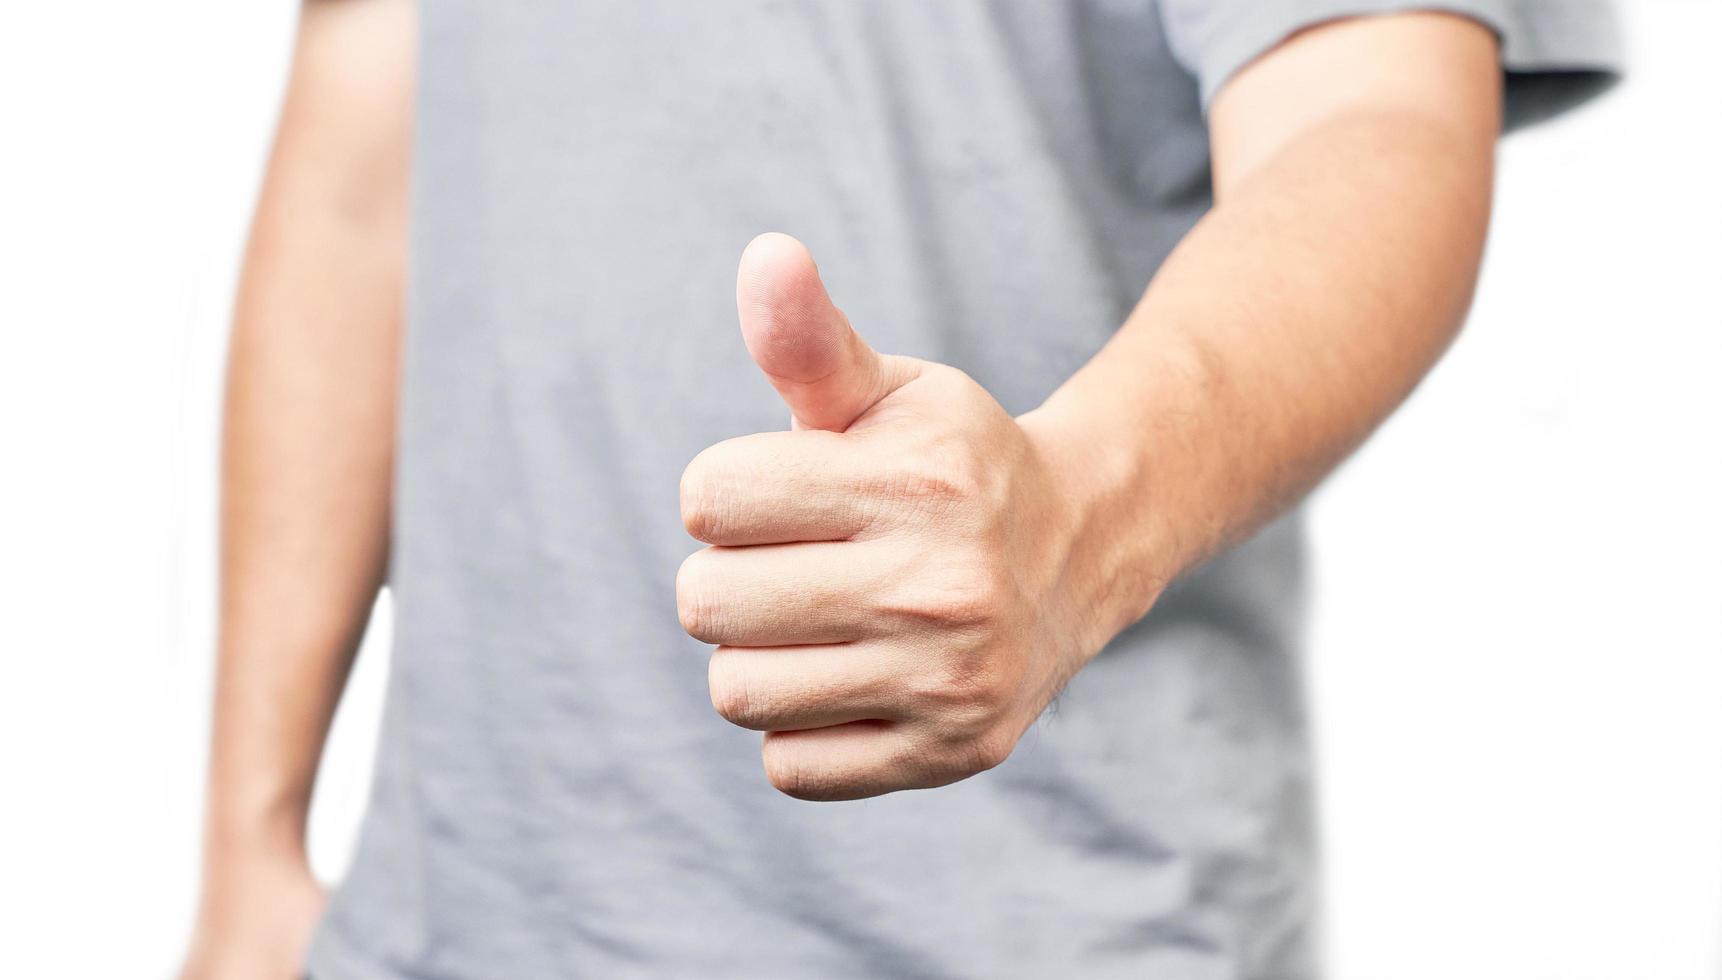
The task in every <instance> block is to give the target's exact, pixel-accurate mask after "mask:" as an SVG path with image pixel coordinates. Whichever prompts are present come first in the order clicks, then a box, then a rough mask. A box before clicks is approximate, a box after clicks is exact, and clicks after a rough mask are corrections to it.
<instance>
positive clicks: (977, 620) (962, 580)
mask: <svg viewBox="0 0 1722 980" xmlns="http://www.w3.org/2000/svg"><path fill="white" fill-rule="evenodd" d="M917 607H918V609H917V612H918V614H919V615H918V618H920V619H923V620H926V621H929V622H931V623H933V624H934V625H936V626H939V627H943V628H947V629H950V628H955V629H984V628H986V627H989V626H991V625H993V624H994V623H996V622H997V621H998V620H999V619H1000V618H1001V617H1002V616H1003V615H1004V613H1005V612H1006V610H1007V608H1008V601H1007V598H1006V590H1005V588H1004V583H1003V580H1002V576H1001V575H999V574H996V573H995V572H993V571H992V570H991V569H989V568H988V566H987V563H986V562H985V561H979V560H977V561H967V562H963V563H961V564H959V565H958V566H957V567H955V568H951V569H947V570H946V571H944V572H943V573H942V574H940V575H939V576H937V577H936V579H935V580H934V581H932V582H931V583H929V584H927V585H925V586H924V588H923V591H922V594H921V597H920V600H919V601H918V603H917Z"/></svg>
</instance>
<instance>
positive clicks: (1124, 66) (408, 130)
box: [186, 0, 1616, 980]
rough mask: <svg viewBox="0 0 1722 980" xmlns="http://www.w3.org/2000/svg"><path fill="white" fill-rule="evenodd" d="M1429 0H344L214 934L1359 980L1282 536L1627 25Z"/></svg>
mask: <svg viewBox="0 0 1722 980" xmlns="http://www.w3.org/2000/svg"><path fill="white" fill-rule="evenodd" d="M1415 6H1416V5H1415V4H1411V3H1406V4H1399V3H1397V2H1391V3H1367V4H1351V3H1346V2H1343V0H1283V2H1276V3H1268V4H1262V3H1256V2H1247V0H1221V2H1212V3H1204V2H1199V0H1161V2H1159V3H1155V2H1152V0H1083V2H1071V3H1048V2H1043V0H1000V2H995V3H980V2H968V0H961V2H949V3H922V4H906V3H905V4H884V3H846V2H839V0H776V2H767V0H758V2H752V0H750V2H737V3H724V4H669V3H655V2H654V3H638V2H621V0H615V2H596V3H586V4H574V3H552V2H549V0H535V2H528V3H518V4H507V5H503V4H478V3H466V2H457V0H430V2H427V3H425V4H424V5H423V8H422V11H418V10H415V7H414V6H413V5H412V4H410V3H409V2H407V0H311V2H309V3H307V5H306V7H305V9H304V14H303V19H302V24H301V31H300V36H299V40H298V47H297V54H296V57H295V60H294V65H293V71H292V81H291V84H290V88H289V92H288V96H287V100H286V105H285V109H284V112H283V117H282V121H281V127H280V133H279V137H278V140H277V143H276V146H275V151H274V155H273V158H272V160H271V163H270V167H269V173H268V176H267V179H266V182H265V186H264V191H263V195H262V200H261V203H260V206H259V210H258V214H257V218H256V223H255V228H254V232H253V237H252V241H251V246H250V250H249V255H248V260H247V263H246V268H245V273H244V278H243V284H242V288H241V294H240V299H239V304H238V312H237V317H236V321H235V330H234V336H233V346H232V352H231V368H230V372H231V373H230V378H229V392H228V403H227V429H226V437H225V453H224V459H225V462H224V468H223V476H224V481H225V482H224V485H225V495H224V513H223V529H224V547H223V565H222V569H223V574H222V581H223V590H222V603H221V612H222V628H221V649H220V665H219V683H218V695H217V704H216V719H215V748H214V755H213V761H212V769H211V780H210V802H209V818H208V833H207V839H208V843H207V852H208V857H207V862H206V865H207V867H206V874H205V877H206V882H205V897H204V903H203V908H202V912H201V914H200V919H199V928H198V932H197V935H196V938H195V940H194V943H193V949H192V952H191V954H190V957H189V959H188V964H187V967H186V975H187V976H188V977H222V978H245V977H287V976H292V975H294V974H295V973H296V972H297V971H298V970H300V969H301V965H302V963H303V962H305V959H304V958H305V957H307V956H308V966H306V967H305V968H306V969H308V970H309V972H310V974H311V975H312V976H314V977H317V978H319V980H345V978H360V977H366V978H369V977H398V978H406V977H430V976H435V977H450V978H453V977H561V976H574V977H588V976H590V977H628V976H641V977H657V976H664V977H682V976H700V977H848V976H888V977H898V976H901V977H911V976H913V977H922V976H925V977H946V976H974V977H1003V976H1023V977H1065V976H1069V977H1100V976H1132V977H1140V976H1153V977H1159V978H1186V977H1188V978H1209V977H1306V976H1313V975H1314V971H1315V969H1316V967H1315V965H1314V957H1313V955H1312V951H1311V939H1312V936H1311V934H1312V931H1313V929H1312V914H1313V898H1314V886H1313V878H1312V854H1311V848H1310V844H1309V836H1310V831H1309V826H1308V821H1307V817H1306V807H1307V792H1308V772H1307V759H1306V748H1305V743H1304V734H1303V733H1304V723H1303V720H1302V717H1301V714H1300V707H1299V698H1298V680H1297V677H1298V668H1297V664H1296V659H1295V649H1294V644H1293V637H1294V634H1295V631H1296V619H1297V610H1298V606H1299V601H1300V586H1299V583H1300V572H1299V553H1300V545H1299V532H1298V525H1297V521H1296V518H1295V517H1287V518H1285V519H1282V520H1278V521H1275V520H1274V519H1275V518H1276V516H1277V515H1280V514H1282V513H1284V512H1285V511H1286V509H1287V508H1288V507H1290V506H1291V505H1292V504H1293V503H1295V502H1296V501H1297V500H1298V499H1299V498H1300V497H1301V496H1302V495H1303V494H1304V493H1306V492H1307V491H1308V489H1309V488H1310V487H1311V486H1312V485H1313V484H1314V483H1315V482H1316V481H1317V480H1319V479H1320V478H1321V476H1322V475H1323V474H1325V473H1326V472H1327V471H1328V470H1329V469H1330V468H1331V467H1332V466H1334V465H1335V464H1336V463H1337V461H1338V460H1340V459H1341V458H1342V457H1343V456H1344V455H1345V454H1346V453H1347V452H1349V451H1350V450H1351V449H1352V448H1354V447H1355V446H1356V445H1357V444H1358V443H1359V441H1360V440H1362V439H1363V438H1364V436H1365V435H1366V434H1367V433H1368V432H1369V431H1370V430H1371V429H1372V428H1373V427H1374V426H1375V425H1376V424H1377V423H1379V422H1380V420H1381V419H1382V418H1383V417H1384V416H1385V415H1386V414H1387V413H1388V412H1389V411H1391V410H1392V408H1393V407H1394V406H1395V405H1397V404H1398V403H1399V402H1400V401H1401V400H1402V399H1403V398H1404V397H1405V395H1406V394H1407V393H1408V392H1409V391H1410V390H1411V388H1412V387H1413V386H1414V385H1415V384H1416V382H1417V380H1418V379H1419V378H1420V377H1421V376H1422V375H1423V373H1424V372H1425V371H1427V370H1428V368H1429V366H1430V365H1431V363H1432V362H1433V361H1434V360H1435V359H1436V357H1437V356H1438V355H1439V353H1440V352H1441V351H1442V349H1443V348H1444V347H1445V346H1446V345H1447V343H1448V342H1449V340H1450V339H1451V338H1452V336H1453V334H1454V332H1455V331H1456V330H1457V329H1458V327H1459V325H1460V322H1461V320H1462V318H1463V315H1464V312H1465V309H1466V306H1467V304H1468V302H1469V299H1470V295H1471V290H1472V285H1473V280H1474V276H1475V273H1476V269H1477V264H1478V260H1479V256H1480V253H1481V250H1482V246H1483V241H1484V236H1485V229H1486V225H1487V217H1488V211H1489V204H1490V193H1491V174H1492V160H1493V154H1494V147H1495V141H1496V138H1497V136H1498V134H1499V132H1500V131H1501V129H1502V126H1503V120H1505V122H1506V124H1507V125H1513V124H1516V123H1518V122H1521V121H1524V120H1527V119H1529V118H1531V117H1532V116H1533V115H1537V114H1547V113H1549V112H1552V111H1554V110H1556V109H1558V108H1560V107H1562V106H1565V105H1569V104H1571V103H1573V102H1575V101H1577V100H1578V99H1579V98H1580V97H1582V96H1583V95H1585V94H1587V93H1589V92H1592V91H1595V90H1596V89H1597V88H1599V87H1600V85H1601V84H1602V83H1603V82H1605V81H1606V79H1607V77H1608V72H1609V71H1610V70H1611V69H1612V68H1613V66H1614V64H1615V60H1616V59H1615V49H1614V46H1613V39H1614V35H1613V32H1612V29H1611V21H1610V18H1609V12H1608V10H1607V9H1606V8H1605V7H1602V6H1599V5H1598V4H1597V3H1594V2H1587V0H1559V2H1557V0H1468V2H1463V3H1458V4H1452V5H1445V8H1446V12H1418V11H1415V10H1410V9H1405V10H1401V9H1397V8H1400V7H1405V8H1413V7H1415ZM415 37H416V42H415ZM1503 66H1504V68H1505V69H1506V73H1505V74H1503ZM415 74H416V78H415ZM1503 79H1505V80H1506V81H1505V84H1503ZM415 93H416V97H415ZM409 172H410V174H411V180H410V182H409V179H408V175H409ZM409 186H410V188H411V190H410V193H409ZM1216 201H1217V204H1216ZM775 229H782V230H785V231H788V232H792V233H793V234H794V235H795V236H796V237H790V236H789V235H786V234H777V233H772V234H764V235H760V234H759V233H760V232H769V231H773V230H775ZM756 236H758V237H756ZM744 243H747V244H746V248H745V250H744V249H743V248H742V246H743V245H744ZM738 252H740V261H739V272H738V270H737V269H736V266H735V264H734V263H735V261H736V255H737V253H738ZM409 256H410V261H409ZM815 256H817V257H818V260H819V265H818V266H817V267H816V266H815V264H814V257H815ZM409 268H410V273H409V271H408V270H409ZM732 277H733V278H732ZM732 282H733V283H734V290H735V292H734V295H735V301H736V310H737V312H738V314H739V321H740V322H739V333H738V330H737V324H736V322H735V321H734V320H732V319H731V317H730V314H729V312H728V303H729V294H730V288H731V283H732ZM1144 284H1146V286H1147V288H1146V292H1145V293H1144V292H1142V289H1143V286H1144ZM838 304H840V305H841V307H842V312H839V309H838ZM403 321H404V322H405V325H406V330H405V340H404V344H402V342H400V341H399V340H397V334H398V333H399V328H400V326H401V324H402V322H403ZM397 351H402V353H401V356H400V357H399V361H400V364H401V365H402V366H403V367H402V370H401V372H400V374H399V381H398V385H397V381H396V377H397V375H396V363H397ZM761 375H763V377H761ZM397 387H398V392H399V395H400V399H399V404H400V411H399V416H398V418H399V427H398V430H397V427H396V424H395V420H396V418H397V415H396V394H397ZM786 423H787V426H788V428H787V430H785V426H786ZM774 430H775V431H774ZM690 460H691V462H690ZM678 512H679V514H678ZM685 533H691V534H692V535H693V536H694V537H696V538H698V539H699V540H700V541H701V542H703V543H704V544H705V545H707V546H706V547H703V548H699V549H698V550H695V551H694V553H693V554H692V555H691V556H690V555H689V551H690V547H689V545H688V540H687V537H686V536H685ZM385 580H386V581H387V584H388V585H389V587H390V588H391V590H392V591H393V595H394V605H395V610H396V616H397V622H396V628H395V632H396V649H395V659H394V666H393V670H394V675H393V678H392V681H391V687H390V690H389V694H388V705H387V709H386V717H385V720H384V724H383V731H382V734H381V747H380V751H379V756H378V762H377V767H378V771H377V776H376V784H375V788H374V793H373V797H372V801H371V806H370V811H369V814H368V817H367V820H366V823H365V826H364V830H363V832H362V835H361V839H360V841H359V846H358V850H357V856H356V859H355V863H354V866H353V868H352V870H351V872H350V874H349V875H348V877H347V879H346V880H345V882H344V883H343V884H342V886H341V887H340V889H339V890H338V891H337V892H336V893H335V895H334V897H333V899H332V902H331V903H330V904H329V906H328V907H327V909H326V910H325V908H324V905H323V897H322V893H321V891H320V889H319V887H318V885H317V884H316V883H315V882H314V880H313V879H312V877H311V875H310V873H309V871H308V869H307V866H306V861H305V853H304V847H303V833H304V824H305V812H306V807H307V803H308V800H309V797H310V791H311V786H312V782H313V775H314V772H315V768H316V761H317V756H318V753H319V751H320V747H321V744H322V740H323V736H324V733H325V730H326V728H327V725H328V722H329V718H330V716H331V714H332V712H333V710H334V706H335V704H336V701H337V698H338V694H339V691H340V689H341V686H342V683H343V680H344V678H345V676H346V672H347V668H348V665H349V662H350V658H351V655H352V651H353V648H354V646H355V643H356V641H357V638H358V637H359V635H360V634H361V632H362V630H363V627H364V625H365V622H366V618H367V615H368V610H369V609H370V606H371V604H372V601H373V599H374V597H375V595H376V591H377V589H378V588H379V587H380V586H381V585H382V584H383V583H384V581H385ZM684 629H685V631H686V634H691V636H690V635H686V634H684V632H683V631H684ZM703 644H713V645H715V650H713V649H712V648H711V647H708V646H705V645H703ZM1384 655H1389V656H1390V655H1391V651H1384ZM714 707H715V708H716V711H717V715H719V716H721V719H720V718H719V717H716V716H714V715H713V713H712V709H713V708H714ZM725 719H727V720H728V721H729V722H733V723H734V726H740V728H739V729H738V728H736V727H734V726H731V725H725V724H724V721H723V720H725ZM741 729H750V730H756V731H760V732H763V733H764V735H763V736H754V735H751V734H750V733H749V732H747V731H743V730H741ZM761 739H762V740H761ZM934 787H938V788H934ZM910 789H916V790H922V791H921V792H897V791H900V790H910ZM808 801H821V802H818V803H815V802H808ZM835 801H858V802H835ZM319 923H320V924H319ZM313 930H315V936H314V938H312V933H313ZM307 944H309V953H308V954H307V953H306V949H307Z"/></svg>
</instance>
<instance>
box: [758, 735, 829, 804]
mask: <svg viewBox="0 0 1722 980" xmlns="http://www.w3.org/2000/svg"><path fill="white" fill-rule="evenodd" d="M760 760H761V762H762V763H763V764H764V766H765V778H766V781H767V782H769V783H771V786H772V788H773V789H775V790H777V791H778V792H779V793H782V794H784V795H785V796H792V797H794V798H795V799H798V800H826V799H831V798H832V797H833V795H834V793H833V790H834V786H835V784H834V782H833V780H832V779H831V778H830V777H829V775H827V774H825V773H823V772H822V771H821V770H820V769H819V768H818V767H816V766H814V765H811V764H810V763H809V762H808V760H806V759H805V758H803V757H802V756H801V754H800V753H797V752H795V751H793V750H787V749H785V747H784V743H783V742H781V741H777V740H773V739H771V738H767V739H766V741H765V745H764V746H763V747H762V748H761V750H760Z"/></svg>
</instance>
